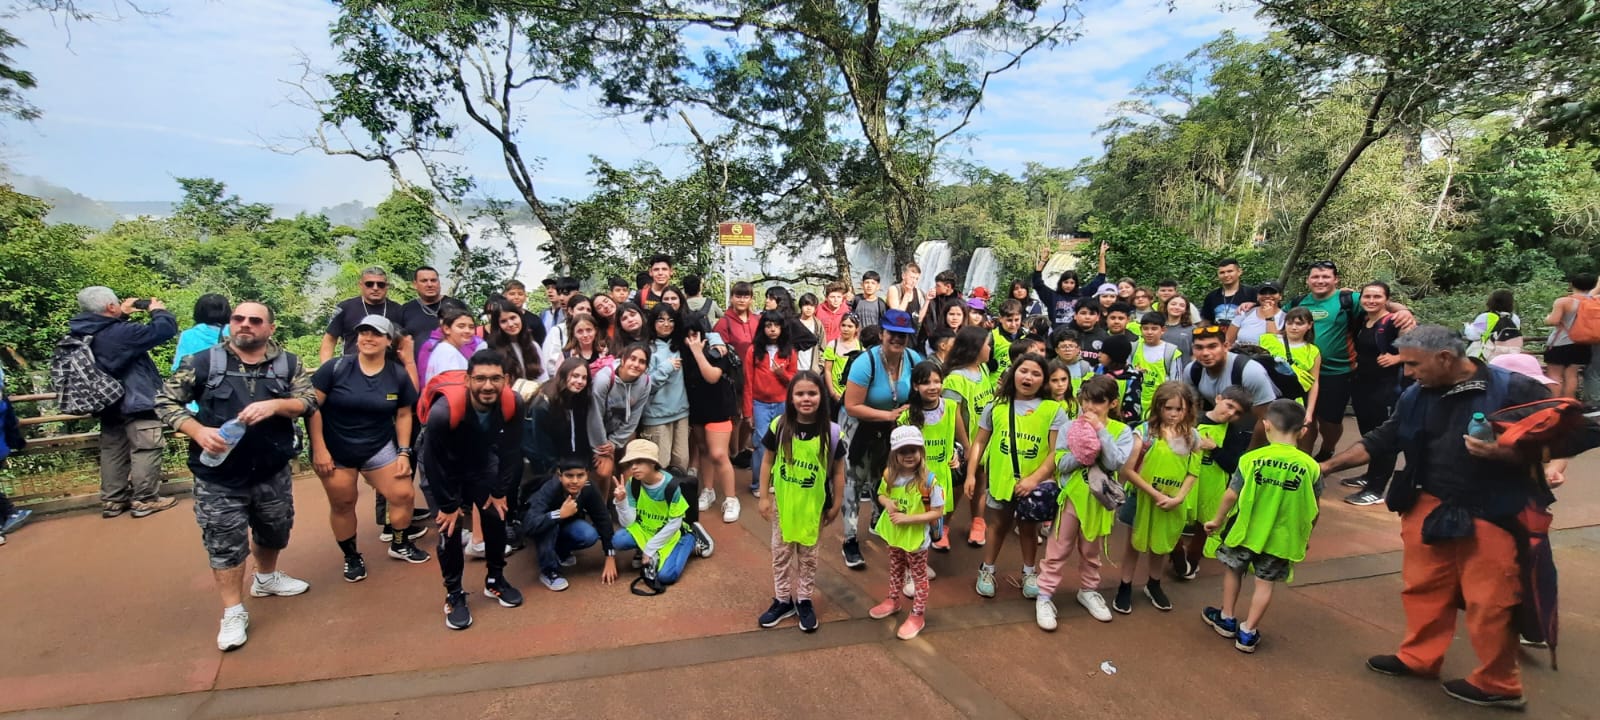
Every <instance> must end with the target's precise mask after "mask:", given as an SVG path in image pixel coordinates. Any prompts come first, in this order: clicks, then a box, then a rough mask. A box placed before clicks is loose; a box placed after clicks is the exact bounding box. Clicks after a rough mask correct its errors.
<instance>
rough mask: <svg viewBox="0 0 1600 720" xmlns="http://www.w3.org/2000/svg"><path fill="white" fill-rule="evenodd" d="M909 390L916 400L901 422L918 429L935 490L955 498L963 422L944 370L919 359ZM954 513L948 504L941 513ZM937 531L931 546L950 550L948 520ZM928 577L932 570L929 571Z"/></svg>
mask: <svg viewBox="0 0 1600 720" xmlns="http://www.w3.org/2000/svg"><path fill="white" fill-rule="evenodd" d="M911 391H912V392H914V393H916V394H917V400H918V402H914V403H911V406H910V407H909V408H906V411H905V413H904V414H902V415H901V416H900V424H901V425H909V426H911V427H914V428H917V429H918V430H920V431H921V432H922V447H923V449H924V452H925V453H926V454H927V458H928V469H929V470H931V471H932V472H933V477H934V479H935V480H938V481H939V489H940V490H942V491H944V496H945V497H946V498H950V497H955V480H954V475H955V472H956V469H957V468H959V467H960V465H959V464H958V462H957V458H956V448H957V447H958V446H959V447H966V445H967V423H966V421H965V420H964V419H963V418H962V417H961V411H960V409H959V407H958V406H959V405H960V403H959V402H957V401H955V400H951V399H950V398H947V397H945V396H944V370H942V369H941V368H940V367H939V363H936V362H934V361H932V360H923V361H922V362H919V363H917V365H916V367H913V368H911ZM953 512H955V508H953V507H951V506H950V505H949V503H946V504H945V514H946V515H948V514H950V513H953ZM939 525H940V531H939V534H938V536H937V537H935V538H934V540H933V549H934V550H938V551H939V552H950V522H949V520H948V519H946V520H945V521H944V522H941V523H939ZM929 579H932V571H931V570H930V571H929Z"/></svg>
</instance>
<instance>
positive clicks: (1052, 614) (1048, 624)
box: [1033, 598, 1056, 632]
mask: <svg viewBox="0 0 1600 720" xmlns="http://www.w3.org/2000/svg"><path fill="white" fill-rule="evenodd" d="M1033 621H1034V622H1036V623H1038V624H1039V629H1040V630H1044V631H1046V632H1051V631H1054V630H1055V629H1056V604H1055V603H1053V602H1050V601H1049V600H1048V599H1046V598H1039V599H1038V600H1035V601H1034V603H1033Z"/></svg>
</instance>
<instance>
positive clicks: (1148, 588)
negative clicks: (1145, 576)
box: [1144, 581, 1172, 612]
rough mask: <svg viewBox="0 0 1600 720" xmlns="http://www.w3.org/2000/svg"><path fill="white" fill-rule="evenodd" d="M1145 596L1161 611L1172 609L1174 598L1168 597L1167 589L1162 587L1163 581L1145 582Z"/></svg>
mask: <svg viewBox="0 0 1600 720" xmlns="http://www.w3.org/2000/svg"><path fill="white" fill-rule="evenodd" d="M1144 596H1145V597H1147V598H1150V604H1151V605H1154V606H1156V609H1157V610H1160V611H1161V612H1167V611H1168V610H1171V609H1172V600H1170V599H1168V598H1167V593H1166V591H1164V590H1162V589H1161V583H1158V582H1155V581H1151V582H1148V583H1145V586H1144Z"/></svg>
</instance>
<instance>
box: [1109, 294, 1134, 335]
mask: <svg viewBox="0 0 1600 720" xmlns="http://www.w3.org/2000/svg"><path fill="white" fill-rule="evenodd" d="M1131 319H1133V306H1132V305H1129V304H1127V303H1125V302H1121V301H1118V302H1114V303H1111V307H1108V308H1106V312H1105V320H1106V334H1107V335H1110V336H1113V337H1115V336H1117V335H1126V336H1128V339H1129V340H1133V339H1134V337H1133V333H1131V332H1128V321H1129V320H1131Z"/></svg>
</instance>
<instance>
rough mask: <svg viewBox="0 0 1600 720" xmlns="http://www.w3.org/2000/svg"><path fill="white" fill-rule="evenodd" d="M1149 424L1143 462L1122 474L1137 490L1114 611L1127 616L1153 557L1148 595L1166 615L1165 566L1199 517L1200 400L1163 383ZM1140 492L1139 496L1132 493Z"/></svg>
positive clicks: (1127, 513) (1129, 509) (1128, 511)
mask: <svg viewBox="0 0 1600 720" xmlns="http://www.w3.org/2000/svg"><path fill="white" fill-rule="evenodd" d="M1154 403H1155V404H1154V406H1153V407H1152V408H1151V409H1150V419H1149V421H1147V422H1146V423H1145V424H1144V425H1143V426H1142V427H1140V428H1139V432H1138V435H1139V441H1138V447H1137V449H1136V451H1135V452H1134V456H1135V457H1137V458H1138V460H1137V461H1136V462H1135V463H1134V466H1133V467H1131V468H1126V469H1124V470H1123V471H1122V475H1123V477H1124V478H1125V479H1126V480H1127V481H1128V484H1129V485H1130V486H1132V487H1131V488H1130V491H1129V493H1128V501H1127V502H1125V503H1123V505H1122V509H1121V510H1120V511H1119V512H1118V518H1117V519H1119V520H1121V521H1122V523H1123V524H1125V525H1127V526H1129V527H1130V528H1132V531H1131V532H1129V533H1128V544H1127V547H1126V549H1124V550H1123V552H1122V583H1121V584H1120V585H1118V586H1117V596H1116V598H1114V599H1113V600H1112V601H1111V609H1112V610H1116V611H1117V612H1119V613H1122V614H1123V615H1127V614H1129V613H1131V612H1133V576H1134V571H1136V570H1137V569H1138V565H1139V559H1140V558H1141V557H1148V558H1149V576H1148V577H1149V579H1148V580H1146V581H1145V586H1144V596H1145V597H1147V598H1149V599H1150V604H1151V605H1154V606H1155V607H1156V609H1157V610H1161V611H1163V612H1165V611H1167V610H1171V609H1172V601H1171V600H1168V599H1167V594H1166V592H1165V591H1163V590H1162V589H1161V561H1160V559H1159V558H1161V557H1162V556H1164V555H1166V554H1168V553H1170V552H1172V550H1173V548H1175V547H1177V546H1178V541H1179V540H1180V539H1182V537H1183V528H1184V526H1185V525H1187V524H1188V522H1189V517H1190V514H1191V513H1193V512H1194V503H1193V502H1191V496H1190V491H1192V490H1194V486H1195V482H1196V481H1197V476H1198V475H1199V474H1200V453H1199V452H1197V451H1198V450H1200V449H1201V444H1202V440H1201V438H1200V435H1199V433H1197V432H1196V430H1195V425H1196V422H1197V420H1196V413H1195V404H1196V403H1195V399H1194V398H1193V397H1191V396H1190V390H1189V386H1188V385H1187V384H1185V383H1183V382H1181V381H1177V380H1173V381H1170V382H1164V383H1162V384H1161V385H1160V386H1159V387H1157V388H1156V394H1155V400H1154ZM1133 490H1137V492H1133Z"/></svg>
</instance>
